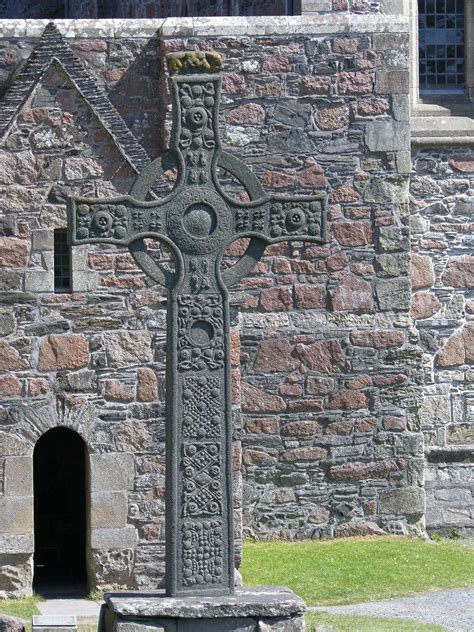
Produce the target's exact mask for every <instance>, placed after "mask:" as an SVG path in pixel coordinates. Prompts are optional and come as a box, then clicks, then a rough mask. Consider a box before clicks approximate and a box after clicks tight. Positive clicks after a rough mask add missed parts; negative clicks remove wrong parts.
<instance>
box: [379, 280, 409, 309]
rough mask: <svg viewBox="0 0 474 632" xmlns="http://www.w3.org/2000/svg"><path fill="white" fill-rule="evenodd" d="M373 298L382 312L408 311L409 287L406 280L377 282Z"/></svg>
mask: <svg viewBox="0 0 474 632" xmlns="http://www.w3.org/2000/svg"><path fill="white" fill-rule="evenodd" d="M375 296H376V298H377V303H378V306H379V308H380V309H381V310H382V311H384V312H385V311H388V310H394V311H400V310H401V311H403V310H408V309H410V303H411V285H410V281H409V280H408V279H390V280H386V281H385V280H384V281H381V280H377V281H376V283H375Z"/></svg>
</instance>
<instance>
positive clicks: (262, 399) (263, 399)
mask: <svg viewBox="0 0 474 632" xmlns="http://www.w3.org/2000/svg"><path fill="white" fill-rule="evenodd" d="M241 388H242V410H243V411H244V412H247V413H280V412H283V411H284V410H285V409H286V404H285V402H284V400H283V399H282V398H281V397H279V396H278V395H271V394H270V393H266V392H265V391H263V390H262V389H260V388H257V387H256V386H252V385H251V384H248V383H247V382H242V386H241Z"/></svg>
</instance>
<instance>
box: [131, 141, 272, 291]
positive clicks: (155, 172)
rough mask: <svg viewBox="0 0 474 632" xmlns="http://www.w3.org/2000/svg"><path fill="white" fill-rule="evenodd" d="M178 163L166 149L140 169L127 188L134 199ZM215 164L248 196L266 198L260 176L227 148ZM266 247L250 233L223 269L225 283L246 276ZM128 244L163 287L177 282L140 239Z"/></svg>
mask: <svg viewBox="0 0 474 632" xmlns="http://www.w3.org/2000/svg"><path fill="white" fill-rule="evenodd" d="M177 164H179V161H178V159H177V158H176V156H175V154H174V152H173V150H168V151H167V152H165V153H164V154H163V155H162V156H160V157H159V158H157V159H156V160H154V161H153V162H151V163H150V164H149V165H148V166H147V167H146V168H145V169H144V170H143V171H142V173H141V174H140V175H139V176H138V178H137V179H136V180H135V183H134V185H133V186H132V188H131V190H130V195H131V196H132V197H133V198H135V199H137V200H139V199H147V198H148V197H149V195H150V194H151V191H152V186H153V183H154V182H156V180H158V179H159V178H162V177H163V174H164V173H165V172H166V171H169V170H170V169H173V168H174V167H176V165H177ZM217 166H218V167H219V168H220V169H222V170H223V171H225V172H227V173H229V174H230V175H231V176H233V177H234V178H235V179H236V180H237V182H239V183H240V184H241V185H242V186H243V187H244V189H245V192H246V193H247V195H248V197H249V199H250V200H252V201H254V200H262V199H264V198H265V190H264V188H263V187H262V185H261V183H260V180H259V179H258V178H257V176H256V175H255V174H254V173H253V172H252V171H250V169H249V168H248V167H247V165H246V164H245V163H243V162H242V161H241V160H239V159H238V158H236V157H235V156H232V155H231V154H228V153H227V152H220V154H219V156H218V159H217ZM266 247H267V242H266V241H264V240H262V239H260V238H258V237H252V238H251V239H250V242H249V244H248V246H247V249H246V251H245V253H244V254H243V255H242V257H241V258H240V259H239V261H238V262H237V263H236V264H235V265H234V266H233V267H232V268H230V269H228V270H224V271H223V272H222V280H223V282H224V284H225V285H226V286H227V287H230V286H231V285H233V284H234V283H238V282H239V281H240V279H242V278H244V277H246V276H247V274H248V273H249V272H250V271H251V270H252V268H253V267H254V266H255V264H256V263H257V262H258V261H259V260H260V258H261V257H262V255H263V252H264V250H265V248H266ZM129 248H130V253H131V255H132V257H133V258H134V259H135V261H136V263H137V264H138V265H139V266H140V268H141V269H142V270H144V271H145V272H146V273H147V274H148V276H150V277H151V278H152V279H153V280H155V281H156V282H157V283H159V284H160V285H164V286H165V287H172V286H173V285H174V283H175V282H176V279H175V275H173V274H171V273H170V272H169V271H168V270H166V269H165V268H161V267H160V266H159V264H158V263H157V261H156V259H155V258H154V257H152V255H150V253H149V252H148V251H147V249H146V247H145V244H144V241H143V240H142V239H138V240H135V241H134V242H132V243H131V244H130V246H129Z"/></svg>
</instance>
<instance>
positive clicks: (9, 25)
mask: <svg viewBox="0 0 474 632" xmlns="http://www.w3.org/2000/svg"><path fill="white" fill-rule="evenodd" d="M51 21H52V22H54V24H55V26H56V27H57V28H58V30H59V32H60V33H61V34H62V35H63V36H64V37H66V38H68V39H75V38H81V39H90V38H127V37H133V38H144V39H149V38H150V37H153V36H154V35H157V36H160V37H213V36H214V37H217V36H219V37H226V36H257V35H275V36H279V35H280V36H281V35H286V36H288V35H295V36H296V35H308V36H309V35H331V34H349V33H361V34H363V33H407V32H408V28H409V23H408V20H407V19H406V18H404V17H402V16H384V15H371V16H370V20H368V19H367V16H365V15H357V14H343V15H341V14H338V15H331V14H328V15H315V16H308V15H305V16H274V17H268V16H264V17H261V16H258V17H215V18H210V17H202V18H166V19H133V20H120V19H109V20H0V33H1V37H2V39H9V38H39V37H40V36H41V35H42V33H43V31H44V29H45V27H46V25H47V24H48V23H49V22H51Z"/></svg>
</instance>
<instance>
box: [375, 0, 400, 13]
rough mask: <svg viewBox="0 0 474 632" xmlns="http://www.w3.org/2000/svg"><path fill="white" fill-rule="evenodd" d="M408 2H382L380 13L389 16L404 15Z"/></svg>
mask: <svg viewBox="0 0 474 632" xmlns="http://www.w3.org/2000/svg"><path fill="white" fill-rule="evenodd" d="M405 2H406V0H380V12H381V13H385V14H388V15H402V14H403V13H404V12H405V11H404V3H405Z"/></svg>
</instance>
